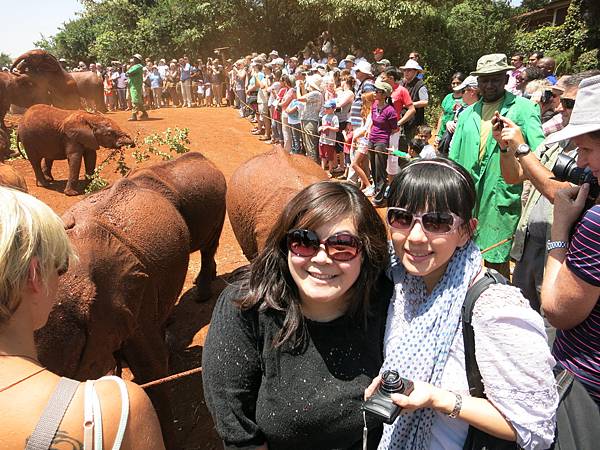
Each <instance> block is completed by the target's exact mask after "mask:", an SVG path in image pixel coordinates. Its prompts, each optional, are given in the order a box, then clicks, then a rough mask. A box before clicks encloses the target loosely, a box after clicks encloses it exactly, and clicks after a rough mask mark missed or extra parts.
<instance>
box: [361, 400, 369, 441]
mask: <svg viewBox="0 0 600 450" xmlns="http://www.w3.org/2000/svg"><path fill="white" fill-rule="evenodd" d="M362 414H363V436H362V441H363V445H362V448H363V450H367V438H368V436H369V429H368V428H367V415H366V414H367V413H366V412H365V410H364V409H363V411H362Z"/></svg>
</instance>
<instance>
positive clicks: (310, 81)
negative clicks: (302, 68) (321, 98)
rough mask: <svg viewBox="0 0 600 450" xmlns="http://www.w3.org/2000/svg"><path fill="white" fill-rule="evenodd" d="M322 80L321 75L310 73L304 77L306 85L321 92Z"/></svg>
mask: <svg viewBox="0 0 600 450" xmlns="http://www.w3.org/2000/svg"><path fill="white" fill-rule="evenodd" d="M322 82H323V78H321V75H311V76H309V77H307V78H306V85H307V86H309V87H310V88H311V89H314V90H316V91H319V92H321V83H322Z"/></svg>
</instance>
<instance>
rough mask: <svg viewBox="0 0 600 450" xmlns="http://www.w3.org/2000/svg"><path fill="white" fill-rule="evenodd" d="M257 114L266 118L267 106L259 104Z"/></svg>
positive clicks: (267, 113)
mask: <svg viewBox="0 0 600 450" xmlns="http://www.w3.org/2000/svg"><path fill="white" fill-rule="evenodd" d="M258 113H259V114H261V115H263V116H268V115H269V105H268V104H266V103H259V104H258Z"/></svg>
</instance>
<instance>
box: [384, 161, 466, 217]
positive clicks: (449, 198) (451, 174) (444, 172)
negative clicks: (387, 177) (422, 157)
mask: <svg viewBox="0 0 600 450" xmlns="http://www.w3.org/2000/svg"><path fill="white" fill-rule="evenodd" d="M431 161H436V160H431ZM440 161H443V162H440ZM442 164H443V165H442ZM444 165H445V166H446V167H444ZM455 166H456V167H455ZM457 167H460V166H457V165H456V164H454V163H451V162H449V161H448V160H441V159H440V160H439V161H438V162H434V163H433V164H427V163H423V162H420V163H412V164H410V165H408V166H406V167H405V168H404V170H402V172H400V174H399V175H398V176H397V177H396V178H395V179H394V181H393V183H392V186H391V187H390V197H389V201H388V204H389V206H396V207H400V208H405V209H407V210H409V211H411V212H415V213H417V212H426V211H438V212H452V213H454V214H456V215H457V216H459V217H460V218H461V219H463V220H464V221H465V223H467V222H468V221H469V220H470V219H471V217H472V215H473V208H474V207H475V189H474V186H473V182H472V180H471V179H470V176H469V175H468V174H467V173H466V172H465V171H464V169H463V170H460V174H463V175H462V176H461V175H460V174H459V173H457V172H455V169H456V170H459V169H458V168H457Z"/></svg>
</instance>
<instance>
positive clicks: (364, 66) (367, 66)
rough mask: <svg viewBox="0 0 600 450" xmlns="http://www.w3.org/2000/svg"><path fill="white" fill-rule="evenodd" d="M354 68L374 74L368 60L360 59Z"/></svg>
mask: <svg viewBox="0 0 600 450" xmlns="http://www.w3.org/2000/svg"><path fill="white" fill-rule="evenodd" d="M354 70H356V71H357V72H362V73H366V74H367V75H373V72H371V63H369V62H367V61H360V62H359V63H358V64H357V65H356V66H355V67H354Z"/></svg>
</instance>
